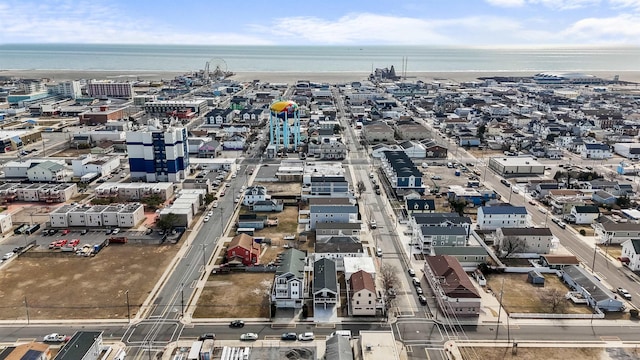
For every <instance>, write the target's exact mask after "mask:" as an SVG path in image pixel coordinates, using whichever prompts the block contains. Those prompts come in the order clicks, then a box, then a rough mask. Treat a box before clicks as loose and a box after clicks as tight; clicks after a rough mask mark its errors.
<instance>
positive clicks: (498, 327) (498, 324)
mask: <svg viewBox="0 0 640 360" xmlns="http://www.w3.org/2000/svg"><path fill="white" fill-rule="evenodd" d="M503 294H504V279H502V286H501V287H500V307H499V308H498V322H497V324H496V338H495V340H498V331H499V330H500V315H501V314H502V295H503ZM507 316H508V314H507Z"/></svg>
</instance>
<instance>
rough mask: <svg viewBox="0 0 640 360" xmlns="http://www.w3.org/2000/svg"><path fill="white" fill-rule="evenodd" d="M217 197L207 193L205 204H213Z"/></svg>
mask: <svg viewBox="0 0 640 360" xmlns="http://www.w3.org/2000/svg"><path fill="white" fill-rule="evenodd" d="M215 199H216V196H215V195H213V194H207V195H205V196H204V203H205V205H209V204H211V203H212V202H213V201H214V200H215Z"/></svg>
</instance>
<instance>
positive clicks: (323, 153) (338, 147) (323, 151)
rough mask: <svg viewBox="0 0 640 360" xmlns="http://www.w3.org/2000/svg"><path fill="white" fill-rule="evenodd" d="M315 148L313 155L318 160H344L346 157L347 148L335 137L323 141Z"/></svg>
mask: <svg viewBox="0 0 640 360" xmlns="http://www.w3.org/2000/svg"><path fill="white" fill-rule="evenodd" d="M317 147H318V149H317V150H316V152H315V154H316V157H317V158H319V159H320V160H344V159H345V158H346V157H347V146H346V145H345V144H344V143H342V141H339V140H338V139H337V138H335V137H331V138H328V139H324V141H322V142H320V144H318V145H317ZM309 149H310V150H311V145H309Z"/></svg>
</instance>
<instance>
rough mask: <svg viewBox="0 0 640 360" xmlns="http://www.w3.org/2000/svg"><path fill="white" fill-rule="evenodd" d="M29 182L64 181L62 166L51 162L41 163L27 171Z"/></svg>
mask: <svg viewBox="0 0 640 360" xmlns="http://www.w3.org/2000/svg"><path fill="white" fill-rule="evenodd" d="M27 178H28V179H29V181H46V182H52V181H57V182H59V181H64V166H62V165H60V164H58V163H55V162H53V161H43V162H41V163H39V164H37V165H35V166H33V167H30V168H29V169H28V170H27Z"/></svg>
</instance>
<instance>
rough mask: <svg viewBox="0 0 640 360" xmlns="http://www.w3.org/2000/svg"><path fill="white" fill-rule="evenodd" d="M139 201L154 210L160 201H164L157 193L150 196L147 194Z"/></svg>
mask: <svg viewBox="0 0 640 360" xmlns="http://www.w3.org/2000/svg"><path fill="white" fill-rule="evenodd" d="M140 202H141V203H143V204H144V205H145V206H146V207H147V208H149V209H150V210H155V209H157V208H158V207H159V206H160V205H161V204H162V203H164V200H162V198H161V197H160V196H159V195H151V196H147V197H146V198H142V199H140Z"/></svg>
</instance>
